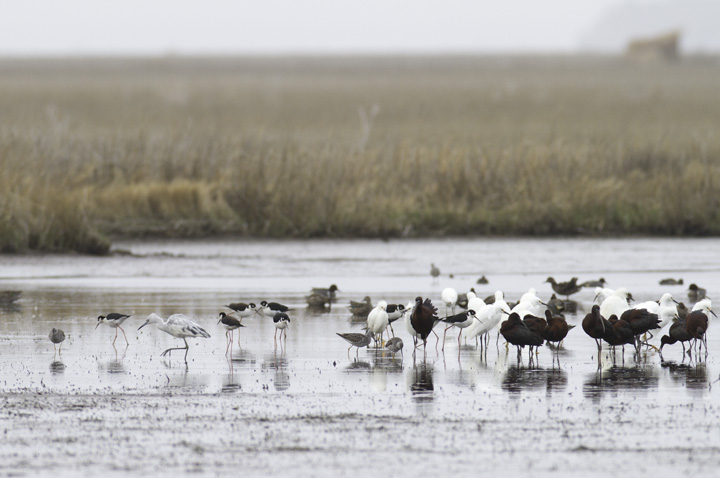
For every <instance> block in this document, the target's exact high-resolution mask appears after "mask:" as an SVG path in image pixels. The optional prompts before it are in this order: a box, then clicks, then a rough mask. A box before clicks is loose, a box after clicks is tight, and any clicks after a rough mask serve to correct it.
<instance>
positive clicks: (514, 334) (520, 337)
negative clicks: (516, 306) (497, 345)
mask: <svg viewBox="0 0 720 478" xmlns="http://www.w3.org/2000/svg"><path fill="white" fill-rule="evenodd" d="M500 334H501V335H502V336H503V337H504V338H505V340H507V341H508V343H510V344H512V345H514V346H515V347H517V352H518V360H520V357H521V352H520V350H521V349H522V348H524V347H525V346H526V345H528V346H530V347H538V346H540V345H542V344H543V342H544V340H543V338H542V336H541V335H539V334H537V333H535V332H533V331H532V330H530V329H529V328H528V326H527V325H526V324H525V322H523V321H522V320H521V319H520V316H519V315H518V313H517V312H513V313H512V314H510V317H508V318H507V320H505V321H504V322H503V323H502V324H500Z"/></svg>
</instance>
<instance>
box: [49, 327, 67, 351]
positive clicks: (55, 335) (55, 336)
mask: <svg viewBox="0 0 720 478" xmlns="http://www.w3.org/2000/svg"><path fill="white" fill-rule="evenodd" d="M48 338H49V339H50V342H52V343H53V348H55V351H56V352H57V351H58V350H57V348H56V347H55V345H57V344H60V352H59V353H60V355H62V343H63V341H64V340H65V332H63V331H62V330H60V329H55V328H53V329H52V330H51V331H50V333H49V334H48Z"/></svg>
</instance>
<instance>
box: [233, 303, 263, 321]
mask: <svg viewBox="0 0 720 478" xmlns="http://www.w3.org/2000/svg"><path fill="white" fill-rule="evenodd" d="M225 307H227V308H228V309H230V310H232V311H233V312H232V314H233V315H236V316H238V317H240V320H242V319H244V318H245V317H250V316H251V315H253V314H254V313H255V312H257V306H256V305H255V304H254V303H253V302H250V303H247V304H246V303H245V302H233V303H232V304H227V305H226V306H225Z"/></svg>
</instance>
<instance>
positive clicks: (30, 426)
mask: <svg viewBox="0 0 720 478" xmlns="http://www.w3.org/2000/svg"><path fill="white" fill-rule="evenodd" d="M718 245H720V241H718V240H715V239H692V240H679V239H618V240H615V239H603V240H598V239H547V240H544V239H543V240H526V239H492V240H486V239H475V240H470V239H461V240H422V241H421V240H417V241H389V242H383V241H310V242H300V241H297V242H296V241H291V242H286V241H278V242H183V241H178V242H150V243H149V242H127V243H120V244H118V245H117V247H118V248H120V249H124V250H128V251H131V252H132V253H133V255H131V256H128V255H116V256H113V257H109V258H95V257H84V256H74V255H72V256H58V255H38V256H29V257H16V256H3V257H0V265H1V268H0V290H9V289H17V290H22V291H23V295H22V297H21V299H20V300H19V302H18V303H17V305H16V307H15V308H7V307H6V308H4V309H3V310H2V311H1V312H0V320H1V325H0V384H2V391H1V392H0V400H1V401H2V403H3V407H2V414H0V426H2V433H0V463H2V467H1V468H0V470H2V471H1V472H2V473H3V474H7V475H11V474H12V475H20V476H22V475H37V474H47V472H48V470H50V469H52V470H53V473H54V474H60V475H74V476H77V475H85V476H87V475H92V474H96V473H98V472H99V473H103V474H118V475H120V474H123V475H124V474H126V473H127V472H128V471H129V472H132V473H133V474H140V473H143V474H145V473H148V472H153V473H155V474H161V475H174V474H177V473H185V472H193V473H199V474H207V475H214V474H217V473H230V472H235V471H242V472H243V473H250V474H251V475H278V474H283V475H289V474H292V475H293V476H336V475H338V474H342V475H349V476H357V475H361V474H363V475H364V474H366V473H368V472H370V473H380V474H382V475H389V474H391V473H393V474H400V475H410V474H411V473H421V472H423V473H424V474H429V473H443V474H446V473H448V472H451V473H456V474H461V475H471V474H472V475H476V474H477V473H478V472H479V471H481V470H499V469H502V470H507V471H508V472H510V473H513V474H519V473H521V472H526V471H528V470H532V471H533V474H535V475H558V474H561V475H569V474H577V473H578V472H580V473H583V474H589V475H605V474H610V473H613V472H614V471H615V470H616V469H617V463H618V462H621V463H622V464H623V471H627V472H632V473H634V474H636V475H653V476H676V475H677V473H678V472H692V473H701V474H710V473H712V472H713V471H714V469H715V466H716V461H717V458H716V457H717V453H718V451H720V436H718V433H717V429H718V425H720V400H719V399H718V393H720V391H719V389H720V382H717V380H718V378H720V377H719V374H720V368H719V367H718V364H717V363H718V362H717V359H716V356H717V353H720V333H716V332H715V327H713V326H711V327H710V330H709V332H708V342H709V349H710V354H709V355H708V357H707V359H706V360H703V361H700V362H696V361H694V360H693V361H690V360H688V359H684V360H683V357H682V352H681V347H680V346H679V345H676V346H671V347H666V348H665V349H664V353H663V356H664V357H663V358H664V360H662V361H661V358H660V356H659V355H658V354H657V353H655V352H653V351H648V352H646V353H644V354H643V356H642V357H641V360H640V361H639V362H636V361H635V360H634V358H633V357H632V354H631V352H630V350H628V351H626V353H625V359H624V362H623V361H622V359H621V358H620V357H618V360H617V363H616V364H613V363H612V361H611V360H610V359H609V357H608V356H607V355H606V354H603V364H602V367H601V369H600V370H598V366H597V358H596V356H595V355H596V348H595V343H594V341H593V340H592V339H590V338H589V337H587V336H585V335H584V332H583V331H582V329H581V328H580V327H576V328H575V329H574V330H572V331H571V332H570V335H569V336H568V337H567V339H566V340H565V343H564V345H563V347H562V348H561V350H560V351H559V362H560V365H559V366H558V365H557V364H555V365H554V366H553V360H552V356H551V354H552V351H551V349H550V348H549V347H542V348H541V350H540V353H539V355H538V356H537V359H536V360H535V361H534V364H533V366H531V367H529V366H528V353H527V351H524V352H523V358H522V361H521V362H520V363H518V361H517V358H516V353H515V350H514V349H511V350H509V351H506V349H505V347H504V345H503V344H502V341H501V343H500V345H499V346H497V347H496V346H495V340H494V339H495V337H494V333H493V336H492V340H491V345H490V347H489V350H488V351H487V353H486V354H481V352H480V350H479V348H477V347H476V346H475V344H474V341H473V342H472V343H468V344H463V345H462V346H461V347H460V348H458V345H457V332H454V331H452V330H451V331H448V338H447V341H446V345H445V352H444V353H443V352H441V351H440V350H436V349H435V344H434V339H431V340H430V341H429V346H428V350H427V358H426V360H423V355H422V353H421V352H420V353H419V355H418V356H417V358H416V359H415V360H414V359H413V354H412V351H411V350H410V349H411V347H410V346H409V344H410V339H409V337H408V335H407V332H406V331H405V327H404V325H403V324H401V323H398V325H397V326H395V327H394V330H395V332H396V334H397V335H399V336H400V337H402V338H403V339H404V340H405V343H406V350H405V353H404V356H403V357H401V356H397V357H395V358H393V357H391V356H390V354H389V353H387V352H384V351H376V350H372V349H370V350H368V349H363V350H361V351H360V352H359V354H358V358H357V359H356V358H355V350H354V349H353V350H352V351H351V353H350V357H348V352H347V347H346V343H345V342H344V341H343V340H341V339H340V338H339V337H337V336H336V335H335V333H336V332H350V331H359V330H360V327H361V326H362V321H353V320H351V317H350V314H349V312H348V310H347V308H346V304H347V302H348V301H349V300H350V299H354V300H360V299H361V298H362V297H363V296H364V295H370V296H371V297H372V299H373V303H377V301H378V300H380V299H385V300H388V301H389V302H391V303H392V302H402V303H403V304H406V303H407V302H408V301H410V300H412V299H414V297H415V296H417V295H422V296H429V297H431V298H432V299H433V300H434V301H435V302H436V304H439V303H440V291H441V290H442V289H443V288H444V287H448V286H451V287H455V288H456V289H458V290H459V291H466V290H468V289H469V288H470V287H472V286H474V287H475V288H476V290H477V291H478V293H479V295H480V296H481V297H484V296H485V295H490V294H491V293H492V292H494V291H495V290H497V289H502V290H504V291H505V293H506V295H507V297H508V299H509V300H516V299H517V298H518V297H519V296H520V295H521V294H522V293H523V292H525V291H526V290H527V289H528V288H529V287H535V288H536V289H537V290H538V293H539V295H541V297H543V298H548V297H549V296H550V294H551V293H552V291H551V288H550V285H549V284H547V283H544V282H543V281H544V280H545V279H546V278H547V276H549V275H552V276H554V277H556V278H557V279H558V280H566V279H568V278H570V277H571V276H578V277H579V278H580V280H581V281H583V280H589V279H597V278H598V277H600V276H602V277H604V278H605V279H606V280H607V281H608V283H609V286H610V287H619V286H625V287H627V288H628V289H629V290H631V291H632V293H633V295H634V296H635V298H636V299H637V300H638V301H639V302H640V301H644V300H650V299H657V298H659V296H660V295H661V294H662V293H663V292H671V293H673V295H674V296H675V297H676V298H677V299H678V300H684V301H685V302H686V303H687V297H686V295H685V294H686V292H685V291H686V287H687V284H689V283H690V282H696V283H698V284H699V285H701V286H703V287H706V288H707V289H708V295H709V296H710V297H713V298H714V297H715V296H717V295H718V293H717V292H718V289H720V286H719V285H718V278H719V277H720V275H719V273H720V257H718V254H717V250H718ZM431 262H434V263H435V264H436V265H438V266H439V267H440V269H441V270H442V272H443V274H442V276H441V277H440V279H439V280H433V279H431V277H430V275H429V268H430V263H431ZM451 273H452V274H453V278H450V277H449V274H451ZM483 274H485V275H486V276H487V277H488V278H489V279H490V283H489V284H488V285H476V284H475V281H476V279H477V278H478V277H480V275H483ZM665 277H682V278H684V280H685V284H686V285H685V286H660V285H658V281H659V280H660V279H662V278H665ZM331 283H335V284H337V285H338V286H339V288H340V292H339V299H338V303H337V304H336V305H334V306H333V308H332V309H331V310H329V311H320V312H318V311H312V310H308V309H307V308H306V307H305V303H304V295H305V294H306V293H307V292H308V290H309V289H310V288H311V287H313V286H315V287H327V286H328V285H330V284H331ZM263 299H266V300H275V301H279V302H283V303H286V304H287V305H289V306H291V307H292V308H293V309H294V310H293V311H292V313H291V320H292V321H291V324H290V327H289V329H288V336H287V340H286V341H281V342H277V343H276V342H275V341H274V340H273V334H274V333H275V328H274V326H273V325H272V322H271V320H270V319H269V318H259V317H258V318H248V319H246V320H245V321H244V324H245V325H246V327H245V328H243V329H241V331H240V335H239V337H240V338H239V345H240V347H238V346H237V344H235V345H234V346H233V352H232V355H231V358H230V359H228V358H226V356H225V347H226V339H225V333H224V329H221V328H220V326H219V325H217V323H216V322H217V318H216V317H217V313H218V312H219V311H221V310H225V309H224V308H223V304H227V303H229V302H235V301H255V302H259V301H260V300H263ZM573 299H575V301H576V302H577V303H578V312H576V313H575V314H571V315H568V321H569V322H570V323H574V324H578V325H579V322H580V318H581V317H582V316H584V314H585V313H586V312H587V311H588V310H589V308H590V307H591V304H592V300H593V292H592V290H591V289H585V290H583V291H582V292H580V293H578V294H576V295H574V296H573ZM439 308H440V310H441V312H442V311H443V307H442V306H440V307H439ZM110 311H116V312H124V313H131V314H132V315H133V317H132V318H131V319H129V320H128V321H127V322H126V323H125V326H124V329H125V331H126V332H127V336H128V340H129V341H130V345H129V346H127V347H126V346H125V341H124V338H123V336H122V334H119V337H118V339H117V341H116V343H115V347H114V346H113V345H112V342H113V338H114V330H112V329H110V328H108V327H106V326H104V325H101V326H100V327H98V328H97V329H95V325H96V323H97V321H96V317H97V316H98V315H99V314H105V313H107V312H110ZM150 312H157V313H159V314H160V315H163V316H166V315H169V314H172V313H178V312H180V313H184V314H186V315H188V316H190V317H192V318H194V319H195V320H197V321H198V322H199V323H200V324H201V325H202V326H203V327H205V328H206V329H207V330H208V331H209V332H210V334H211V335H212V337H211V338H210V339H193V340H189V343H190V350H189V354H188V363H187V365H186V364H185V363H184V361H183V360H182V354H181V353H179V352H173V354H172V356H171V357H170V358H169V359H167V360H165V359H162V358H161V357H160V352H162V351H163V350H164V349H166V348H169V347H175V346H179V345H181V344H182V341H180V340H177V339H174V338H172V337H170V336H168V335H166V334H164V333H163V332H161V331H159V330H157V329H155V328H154V327H152V326H148V327H145V328H143V329H142V330H141V331H137V327H138V326H139V325H141V324H142V322H143V321H144V319H145V317H146V316H147V315H148V314H149V313H150ZM52 327H60V328H62V329H63V330H64V331H65V332H66V334H67V336H68V337H67V339H66V341H65V342H64V344H63V348H62V354H59V353H54V351H53V346H52V344H51V343H50V342H49V340H48V339H47V334H48V332H49V331H50V329H51V328H52ZM236 337H237V335H236ZM653 342H654V343H658V344H659V340H658V339H657V338H656V339H654V341H653ZM715 351H718V352H717V353H715Z"/></svg>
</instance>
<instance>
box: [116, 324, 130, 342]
mask: <svg viewBox="0 0 720 478" xmlns="http://www.w3.org/2000/svg"><path fill="white" fill-rule="evenodd" d="M118 329H120V330H121V331H122V333H123V337H125V343H126V344H128V345H130V342H128V339H127V335H125V331H124V330H123V328H122V327H120V326H118ZM115 336H116V337H117V330H116V331H115ZM114 343H115V342H114V341H113V344H114Z"/></svg>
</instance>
